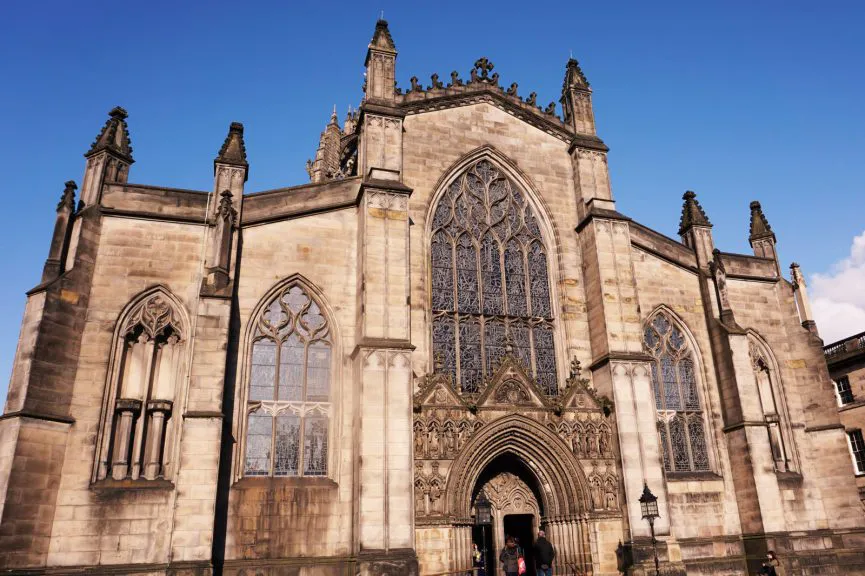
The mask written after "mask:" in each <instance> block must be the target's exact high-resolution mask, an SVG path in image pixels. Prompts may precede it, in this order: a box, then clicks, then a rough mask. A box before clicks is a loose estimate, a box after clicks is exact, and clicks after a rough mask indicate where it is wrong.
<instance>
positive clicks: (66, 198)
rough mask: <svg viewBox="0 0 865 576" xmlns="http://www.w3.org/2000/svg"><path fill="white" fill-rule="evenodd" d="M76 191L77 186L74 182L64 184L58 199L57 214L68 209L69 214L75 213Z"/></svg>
mask: <svg viewBox="0 0 865 576" xmlns="http://www.w3.org/2000/svg"><path fill="white" fill-rule="evenodd" d="M77 189H78V185H77V184H76V183H75V180H69V181H68V182H66V184H65V188H64V189H63V195H62V196H61V197H60V202H58V203H57V211H58V212H60V211H61V210H63V209H68V210H69V211H70V212H74V211H75V191H76V190H77Z"/></svg>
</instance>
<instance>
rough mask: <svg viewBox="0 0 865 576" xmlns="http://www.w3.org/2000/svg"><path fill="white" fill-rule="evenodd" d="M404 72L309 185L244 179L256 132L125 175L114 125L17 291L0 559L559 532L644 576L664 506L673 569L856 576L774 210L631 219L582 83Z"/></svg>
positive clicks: (1, 426) (329, 566)
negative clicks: (654, 515)
mask: <svg viewBox="0 0 865 576" xmlns="http://www.w3.org/2000/svg"><path fill="white" fill-rule="evenodd" d="M396 56H397V51H396V47H395V44H394V41H393V39H392V37H391V34H390V32H389V31H388V27H387V24H386V23H385V22H384V21H379V22H378V24H377V25H376V27H375V32H374V35H373V38H372V41H371V43H370V44H369V48H368V52H367V57H366V62H365V65H366V81H365V85H364V89H365V98H364V100H363V102H362V103H361V105H360V107H359V108H358V109H357V110H356V111H351V112H350V113H349V115H348V117H347V118H346V120H345V122H344V123H343V124H342V125H341V126H340V124H339V123H338V122H337V118H336V116H335V115H334V117H333V118H332V119H331V121H330V123H329V124H328V125H327V127H326V128H325V130H324V132H323V133H322V136H321V141H320V144H319V147H318V151H317V152H316V154H315V158H314V160H312V161H310V162H309V164H308V170H309V173H310V178H311V180H312V182H311V183H309V184H306V185H301V186H296V187H291V188H282V189H278V190H269V191H263V192H255V193H249V192H248V191H246V190H245V189H244V187H245V183H246V180H247V175H248V171H249V169H250V166H249V164H248V161H247V156H246V151H245V148H244V142H243V130H244V127H243V126H242V125H241V124H237V123H234V124H232V125H231V127H230V128H229V132H228V136H227V137H226V139H225V142H224V144H223V145H222V148H221V149H220V150H219V153H218V155H217V157H216V160H215V161H214V184H213V189H212V190H209V191H190V190H177V189H170V188H164V187H155V186H147V185H141V184H131V183H129V171H130V167H131V165H132V163H133V155H132V147H131V144H130V138H129V130H128V127H127V113H126V111H124V110H123V109H121V108H115V109H114V110H112V111H111V112H110V114H109V119H108V121H107V122H106V124H105V126H104V127H103V129H102V131H101V132H100V133H99V135H98V136H97V139H96V141H95V142H94V143H93V145H92V146H91V148H90V150H89V151H88V152H87V154H86V155H85V157H86V165H85V173H84V178H83V183H82V184H81V189H80V196H79V197H78V199H77V200H76V197H75V196H76V189H77V188H76V184H75V182H71V181H70V182H68V183H67V184H66V188H65V190H64V193H63V197H62V200H61V202H60V204H59V205H58V208H57V221H56V222H57V223H56V227H55V231H54V235H53V237H52V241H51V246H50V251H49V255H48V259H47V261H46V264H45V270H44V273H43V276H42V279H41V282H40V283H39V284H38V285H37V286H36V287H35V288H33V289H32V290H31V291H30V292H29V293H28V296H27V306H26V309H25V313H24V319H23V323H22V327H21V335H20V340H19V344H18V350H17V353H16V358H15V365H14V372H13V375H12V379H11V382H10V387H9V396H8V399H7V402H6V408H5V414H4V415H3V417H2V420H0V506H2V508H0V567H2V568H3V569H5V570H9V571H13V572H26V573H34V574H35V573H51V574H71V573H76V574H77V573H88V574H89V573H105V574H108V573H111V574H140V575H144V574H209V573H210V572H211V571H215V572H217V573H223V574H232V575H234V574H236V575H250V576H251V575H253V574H255V575H268V576H269V575H277V574H302V575H336V574H340V575H342V574H352V575H354V574H363V575H384V574H387V575H404V574H416V573H418V572H420V573H421V574H436V573H443V572H448V571H453V570H459V569H465V568H467V567H468V566H469V565H470V562H471V560H470V551H471V545H472V542H473V541H474V542H476V543H478V544H480V545H486V547H487V548H488V549H489V550H490V551H491V554H490V556H491V557H492V555H493V554H497V552H498V550H499V549H500V547H501V545H502V542H503V538H504V535H505V534H506V533H507V534H511V535H516V536H519V537H520V538H521V539H522V542H523V544H524V545H527V544H528V543H529V541H530V540H531V538H532V534H533V532H534V531H535V530H537V529H538V528H539V527H544V528H545V529H546V532H547V534H548V536H549V539H550V540H551V541H552V542H553V544H554V545H555V546H556V547H557V549H558V552H559V554H558V559H557V563H558V566H559V568H560V569H561V570H562V573H567V574H594V575H597V576H600V575H612V574H616V573H617V561H618V558H617V553H616V552H617V549H619V550H620V552H622V554H621V559H623V560H625V561H626V560H627V558H628V556H632V557H633V560H634V563H635V567H634V568H633V570H632V573H634V574H646V573H648V572H651V573H654V566H653V557H652V544H651V539H650V531H649V525H648V524H647V522H645V521H644V520H643V519H642V517H641V512H640V506H639V503H638V498H639V497H640V495H641V494H642V493H643V490H644V487H648V488H649V489H650V490H651V491H652V492H653V493H654V494H655V495H657V497H658V506H659V512H660V518H658V520H657V521H656V522H655V530H656V533H657V535H658V539H659V542H658V553H659V555H660V561H661V565H662V569H663V570H664V571H665V572H664V573H665V574H685V573H687V574H690V575H698V574H706V575H708V574H713V575H721V574H729V575H733V574H747V573H751V574H753V573H755V570H756V569H757V568H758V566H759V563H760V559H761V557H763V555H764V554H765V552H766V550H768V549H774V550H775V551H777V552H778V553H779V555H780V557H781V558H782V560H783V562H784V565H785V566H786V567H787V570H788V574H821V575H825V574H842V573H843V574H863V573H865V568H863V564H865V550H863V546H865V530H863V529H865V514H863V510H862V507H861V505H860V503H859V497H858V494H857V489H856V484H855V482H854V479H853V478H852V476H851V475H850V473H849V471H850V461H849V453H848V448H847V437H846V434H845V430H844V426H843V425H842V423H841V421H840V420H839V415H838V410H837V409H836V402H835V400H834V396H833V394H834V393H833V384H832V381H831V380H830V378H829V373H828V371H827V368H826V362H825V360H824V357H823V348H822V342H821V341H820V339H819V338H818V337H817V335H816V332H815V329H814V323H813V320H812V318H811V313H810V309H809V305H808V298H807V294H806V290H805V286H804V283H802V282H801V281H800V279H799V276H800V275H799V272H798V269H795V268H794V270H793V282H792V283H791V282H790V281H788V280H787V279H785V278H784V277H783V273H782V269H781V266H780V264H779V261H778V256H777V253H776V250H775V246H776V239H775V236H774V234H773V233H772V231H771V228H770V227H769V224H768V222H767V220H766V218H765V216H764V214H763V212H762V209H761V207H760V205H759V204H758V203H756V202H755V203H752V204H751V214H750V241H751V245H752V246H753V249H754V254H753V255H752V254H747V255H746V254H731V253H726V252H721V251H720V250H719V249H718V248H716V247H715V245H714V242H713V239H712V224H711V223H710V222H709V218H708V217H707V215H706V214H705V212H704V211H703V209H702V208H701V207H700V204H699V203H698V201H697V199H696V196H695V194H694V193H693V192H687V193H685V195H684V199H683V201H684V202H683V208H682V214H681V220H680V227H679V236H680V238H679V239H672V238H668V237H666V236H664V235H662V234H660V233H658V232H655V231H653V230H650V229H649V228H647V227H645V226H643V225H641V224H639V223H638V222H637V221H635V220H632V219H631V218H630V217H628V216H625V215H624V214H623V213H622V212H619V211H618V207H617V203H616V201H615V200H614V198H613V194H612V191H611V187H610V176H609V173H608V169H607V151H608V149H607V146H606V145H605V144H604V142H603V141H602V140H601V139H600V138H599V137H598V136H597V134H596V132H595V121H594V115H593V112H592V97H593V93H592V90H591V89H590V87H589V82H588V81H587V79H586V76H585V75H584V74H583V72H582V71H581V70H580V67H579V65H578V64H577V62H576V61H575V60H570V61H569V62H568V63H567V65H566V67H565V78H564V84H563V87H562V94H561V99H560V101H559V107H558V108H557V105H556V104H555V103H550V104H549V105H548V106H544V107H540V106H539V105H538V103H537V102H536V95H535V93H530V94H529V96H528V97H523V96H522V91H521V89H520V91H518V86H517V84H516V83H514V84H511V85H510V87H508V88H505V87H503V86H501V85H500V83H499V76H498V74H497V73H494V72H493V69H494V68H493V64H492V62H490V61H489V60H487V59H486V58H481V59H479V60H478V61H477V62H476V63H475V66H474V68H473V69H472V70H471V72H470V76H469V77H468V78H461V77H460V75H459V74H458V73H457V72H453V73H452V74H451V75H450V80H449V81H445V80H442V79H440V78H439V77H438V76H437V75H433V76H432V78H431V83H430V85H428V86H423V85H422V84H421V83H420V82H419V81H418V80H417V78H412V80H411V88H410V89H408V90H406V91H405V92H402V91H401V90H400V89H398V88H397V87H396V82H395V67H396ZM557 110H560V111H561V116H558V115H557ZM625 200H626V199H625ZM744 220H745V217H744V215H743V227H744ZM481 494H483V496H485V497H486V498H487V499H488V500H489V501H490V502H491V503H492V524H491V525H489V526H486V527H478V526H475V519H476V513H475V512H476V509H475V504H476V502H477V501H478V498H479V496H480V495H481ZM620 543H621V544H622V546H621V548H620V547H619V545H620ZM530 568H531V563H530Z"/></svg>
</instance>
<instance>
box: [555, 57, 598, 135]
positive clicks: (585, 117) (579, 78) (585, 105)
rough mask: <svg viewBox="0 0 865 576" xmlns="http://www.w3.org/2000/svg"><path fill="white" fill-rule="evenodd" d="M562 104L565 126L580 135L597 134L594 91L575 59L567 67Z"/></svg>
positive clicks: (570, 60)
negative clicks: (567, 125)
mask: <svg viewBox="0 0 865 576" xmlns="http://www.w3.org/2000/svg"><path fill="white" fill-rule="evenodd" d="M559 102H561V103H562V112H563V114H564V120H565V124H569V125H570V126H571V128H573V129H574V131H575V132H578V133H580V134H592V135H594V134H595V115H594V112H593V111H592V89H591V88H589V81H588V80H586V75H585V74H583V71H582V69H581V68H580V64H579V62H577V61H576V60H575V59H574V58H571V59H569V60H568V63H567V65H566V66H565V81H564V83H563V84H562V97H561V98H560V99H559Z"/></svg>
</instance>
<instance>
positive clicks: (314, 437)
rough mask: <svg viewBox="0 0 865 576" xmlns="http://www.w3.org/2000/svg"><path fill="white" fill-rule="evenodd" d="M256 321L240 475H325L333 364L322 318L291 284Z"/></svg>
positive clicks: (319, 310) (327, 327) (328, 335)
mask: <svg viewBox="0 0 865 576" xmlns="http://www.w3.org/2000/svg"><path fill="white" fill-rule="evenodd" d="M255 322H256V326H255V336H254V339H253V343H252V349H251V353H250V359H249V362H250V365H249V393H248V396H247V413H248V421H247V427H246V459H245V463H244V474H246V475H247V476H325V475H327V455H328V427H329V423H330V406H331V405H330V385H331V364H332V349H331V332H330V326H329V324H328V321H327V318H326V317H325V315H324V313H323V312H322V311H321V309H320V308H319V306H318V305H317V304H316V303H315V301H314V300H313V299H312V298H311V297H310V296H309V295H308V293H307V291H306V290H305V289H304V288H303V287H302V286H301V285H299V284H296V283H295V284H291V285H289V286H288V287H287V288H285V289H284V290H283V291H281V292H280V293H279V295H278V296H277V297H276V298H274V299H273V300H272V301H271V302H270V303H268V304H267V305H266V306H265V307H264V308H263V310H262V312H261V314H260V315H259V317H258V318H256V319H255Z"/></svg>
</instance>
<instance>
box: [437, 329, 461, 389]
mask: <svg viewBox="0 0 865 576" xmlns="http://www.w3.org/2000/svg"><path fill="white" fill-rule="evenodd" d="M455 337H456V335H455V334H454V319H453V318H451V317H450V316H438V317H436V318H435V319H433V350H435V356H436V357H435V362H436V363H441V366H442V368H443V369H444V371H445V372H446V373H448V374H450V375H451V377H452V378H453V381H454V383H456V374H457V353H456V340H455Z"/></svg>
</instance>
